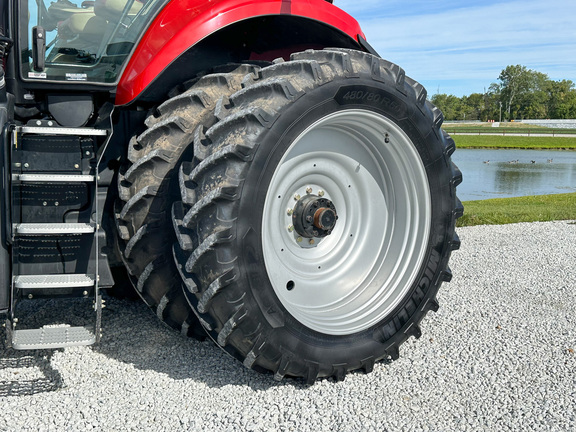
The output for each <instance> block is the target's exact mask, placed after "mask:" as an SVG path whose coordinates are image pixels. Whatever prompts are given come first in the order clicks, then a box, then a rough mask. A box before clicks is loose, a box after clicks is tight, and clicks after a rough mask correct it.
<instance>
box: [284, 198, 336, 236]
mask: <svg viewBox="0 0 576 432" xmlns="http://www.w3.org/2000/svg"><path fill="white" fill-rule="evenodd" d="M337 220H338V214H337V213H336V207H334V203H332V201H330V200H329V199H327V198H322V197H319V196H317V195H311V194H308V195H306V196H304V197H302V198H300V199H299V200H298V202H297V203H296V206H295V207H294V211H293V213H292V223H293V224H294V230H295V231H296V232H297V233H298V235H300V236H302V237H306V238H314V237H316V238H323V237H326V236H329V235H330V234H332V230H333V229H334V226H335V225H336V221H337Z"/></svg>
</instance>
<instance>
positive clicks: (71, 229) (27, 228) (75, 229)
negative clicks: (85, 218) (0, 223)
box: [14, 223, 95, 235]
mask: <svg viewBox="0 0 576 432" xmlns="http://www.w3.org/2000/svg"><path fill="white" fill-rule="evenodd" d="M94 231H95V226H94V225H92V224H89V223H21V224H14V233H15V234H20V235H57V234H86V233H93V232H94Z"/></svg>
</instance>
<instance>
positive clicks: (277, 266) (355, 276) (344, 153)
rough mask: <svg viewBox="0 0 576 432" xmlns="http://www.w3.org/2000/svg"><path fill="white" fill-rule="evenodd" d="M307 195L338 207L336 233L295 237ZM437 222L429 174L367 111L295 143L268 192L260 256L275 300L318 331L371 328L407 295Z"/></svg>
mask: <svg viewBox="0 0 576 432" xmlns="http://www.w3.org/2000/svg"><path fill="white" fill-rule="evenodd" d="M310 191H312V194H314V195H316V196H320V192H321V193H322V198H323V199H325V200H326V201H328V202H330V203H333V206H334V208H335V212H337V215H338V220H337V221H336V223H335V224H334V226H333V227H332V229H331V232H330V235H325V236H323V237H312V238H305V237H303V236H302V235H301V233H299V232H298V230H296V229H294V224H293V215H294V211H295V207H296V204H297V202H298V201H299V200H300V199H302V197H305V196H307V195H310ZM430 218H431V200H430V191H429V184H428V179H427V175H426V169H425V167H424V165H423V163H422V160H421V158H420V156H419V154H418V151H417V149H416V147H415V146H414V144H413V143H412V141H411V140H410V138H409V137H408V136H407V135H406V134H405V133H404V132H403V131H402V130H401V129H400V127H399V126H398V125H396V124H395V123H394V122H393V121H391V120H390V119H388V118H386V117H384V116H383V115H380V114H378V113H375V112H372V111H368V110H361V109H351V110H345V111H341V112H337V113H333V114H330V115H327V116H325V117H323V118H321V119H320V120H318V121H317V122H315V123H314V124H312V125H311V126H309V127H308V128H307V129H306V130H305V131H304V132H302V133H301V134H300V135H299V136H298V137H297V138H296V139H295V140H294V142H293V143H292V144H291V146H290V147H289V148H288V150H287V151H286V153H285V154H284V156H283V158H282V159H281V161H280V162H279V164H278V166H277V167H276V170H275V172H274V174H273V177H272V179H271V182H270V185H269V188H268V191H267V194H266V199H265V204H264V211H263V223H262V248H263V254H264V261H265V265H266V271H267V273H268V277H269V279H270V282H271V284H272V287H273V289H274V292H275V294H276V295H277V297H278V299H279V300H280V302H281V303H282V305H283V306H284V307H285V308H286V310H287V311H288V312H289V313H290V314H291V315H292V316H293V317H294V318H296V319H297V320H298V321H299V322H301V323H302V324H303V325H305V326H307V327H309V328H311V329H313V330H315V331H318V332H321V333H325V334H331V335H348V334H353V333H357V332H360V331H362V330H365V329H368V328H370V327H372V326H374V325H376V324H377V323H379V322H380V321H381V320H383V319H384V318H385V317H386V316H388V315H389V314H390V313H391V312H392V311H393V310H394V309H395V308H396V307H397V306H398V305H399V304H400V302H401V301H402V300H403V299H404V298H405V297H406V294H407V293H408V292H409V291H410V289H411V287H412V285H413V283H414V281H415V279H416V277H417V275H418V273H419V271H420V268H421V266H422V264H423V261H424V257H425V251H426V246H427V243H428V238H429V235H430Z"/></svg>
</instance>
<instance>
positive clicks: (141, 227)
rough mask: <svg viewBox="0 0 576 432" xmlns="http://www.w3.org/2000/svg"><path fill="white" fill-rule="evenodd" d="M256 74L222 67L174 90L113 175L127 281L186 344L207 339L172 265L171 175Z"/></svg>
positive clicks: (174, 193) (174, 180)
mask: <svg viewBox="0 0 576 432" xmlns="http://www.w3.org/2000/svg"><path fill="white" fill-rule="evenodd" d="M257 69H258V68H257V67H255V66H251V65H232V64H231V65H224V66H220V67H218V68H216V69H214V70H212V71H209V72H208V73H206V74H204V75H202V76H201V77H199V78H198V79H195V80H192V81H191V82H188V83H186V84H185V85H184V86H183V89H176V90H175V91H174V93H175V94H174V95H173V96H172V97H171V98H170V99H168V100H167V101H166V102H164V103H163V104H162V105H160V106H159V107H158V108H157V109H156V110H155V111H154V112H153V113H152V115H150V116H149V117H148V118H147V119H146V122H145V124H146V127H147V128H146V130H145V131H144V132H143V133H142V134H140V135H139V136H137V137H134V138H132V140H131V142H130V145H129V147H128V155H127V161H126V164H125V165H124V167H123V169H122V170H121V172H120V175H119V179H118V191H119V200H118V201H117V203H116V208H117V212H116V222H117V228H118V234H119V237H120V239H119V248H120V252H121V256H122V259H123V261H124V264H125V266H126V268H127V270H128V273H129V276H130V279H131V281H132V283H133V285H134V287H135V288H136V291H137V292H138V294H139V295H140V296H141V297H142V298H143V299H144V301H145V302H146V303H147V304H148V306H150V307H151V308H152V309H153V310H154V311H155V312H156V314H157V315H158V317H159V318H160V319H162V320H163V321H164V322H165V323H166V324H168V325H169V326H170V327H173V328H175V329H176V330H178V331H181V332H182V333H184V334H186V335H188V336H195V337H199V338H202V337H205V333H204V331H203V329H202V327H201V326H199V325H198V321H197V319H196V316H195V315H194V313H193V312H192V311H191V310H190V308H189V306H188V302H187V301H186V299H185V297H184V295H183V293H182V289H181V284H182V280H181V278H180V276H179V274H178V272H177V270H176V268H175V266H174V261H173V259H172V243H173V242H174V241H175V237H174V231H173V229H172V222H171V221H170V209H171V206H172V203H173V202H174V201H175V200H176V199H180V193H179V187H178V176H177V170H176V169H175V168H176V167H177V166H178V165H179V163H180V161H181V159H182V157H183V156H184V155H186V157H192V154H193V148H192V145H191V144H192V142H193V141H194V134H195V133H202V127H206V126H210V125H211V124H213V123H214V122H215V121H216V118H214V115H213V111H214V108H215V106H216V103H217V102H218V100H220V98H221V97H223V96H228V95H230V94H232V93H233V92H235V91H238V90H239V89H241V81H242V79H243V78H244V77H245V76H246V75H247V74H250V73H254V72H255V71H256V70H257ZM199 126H200V129H199Z"/></svg>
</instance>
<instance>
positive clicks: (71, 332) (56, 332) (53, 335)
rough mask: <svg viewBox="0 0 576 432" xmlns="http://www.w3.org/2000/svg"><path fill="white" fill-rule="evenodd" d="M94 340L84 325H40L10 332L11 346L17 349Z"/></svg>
mask: <svg viewBox="0 0 576 432" xmlns="http://www.w3.org/2000/svg"><path fill="white" fill-rule="evenodd" d="M95 342H96V336H95V335H94V333H93V332H92V331H91V330H90V329H88V328H86V327H69V326H67V327H42V328H39V329H30V330H14V331H13V332H12V348H14V349H17V350H32V349H54V348H66V347H71V346H80V345H92V344H93V343H95Z"/></svg>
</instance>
